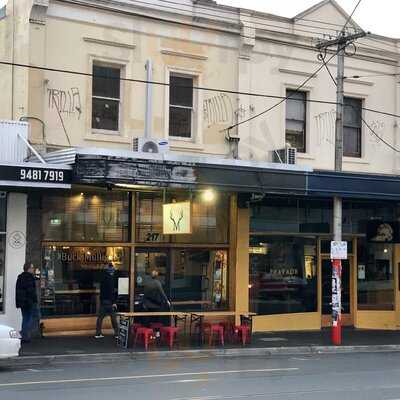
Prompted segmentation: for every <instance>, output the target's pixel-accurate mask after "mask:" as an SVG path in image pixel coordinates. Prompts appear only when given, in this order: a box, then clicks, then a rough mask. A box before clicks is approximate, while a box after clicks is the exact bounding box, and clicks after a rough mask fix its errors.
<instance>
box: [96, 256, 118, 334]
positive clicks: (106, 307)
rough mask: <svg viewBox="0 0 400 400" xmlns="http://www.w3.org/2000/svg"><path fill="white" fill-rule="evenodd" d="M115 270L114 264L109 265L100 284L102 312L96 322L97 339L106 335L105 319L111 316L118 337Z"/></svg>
mask: <svg viewBox="0 0 400 400" xmlns="http://www.w3.org/2000/svg"><path fill="white" fill-rule="evenodd" d="M114 274H115V269H114V266H113V265H112V263H109V264H108V265H107V267H106V270H105V274H104V276H103V279H102V281H101V284H100V311H99V315H98V317H97V322H96V335H95V338H96V339H99V338H103V337H104V335H103V334H102V333H101V329H102V325H103V319H104V318H105V317H106V316H110V318H111V323H112V327H113V329H114V335H115V337H117V335H118V322H117V315H116V312H117V305H116V304H115V301H116V299H117V297H116V294H115V282H114Z"/></svg>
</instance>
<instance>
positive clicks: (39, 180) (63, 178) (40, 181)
mask: <svg viewBox="0 0 400 400" xmlns="http://www.w3.org/2000/svg"><path fill="white" fill-rule="evenodd" d="M71 182H72V170H71V168H69V167H67V166H65V167H64V166H53V165H52V166H49V165H47V164H38V163H23V164H0V186H8V187H21V188H24V187H26V188H58V189H70V188H71Z"/></svg>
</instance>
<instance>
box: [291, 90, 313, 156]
mask: <svg viewBox="0 0 400 400" xmlns="http://www.w3.org/2000/svg"><path fill="white" fill-rule="evenodd" d="M288 91H291V92H299V93H303V94H304V104H305V112H304V132H303V136H304V137H303V142H304V151H297V152H298V154H307V153H308V147H309V143H308V136H309V132H308V119H309V118H308V113H309V107H308V104H309V102H308V101H307V100H308V99H309V94H310V92H309V91H308V90H296V89H291V88H289V87H288V88H286V92H285V96H287V95H288ZM285 104H286V107H285V145H286V134H287V131H288V129H287V107H288V104H290V103H289V102H286V103H285Z"/></svg>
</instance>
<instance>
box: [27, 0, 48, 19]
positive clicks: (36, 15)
mask: <svg viewBox="0 0 400 400" xmlns="http://www.w3.org/2000/svg"><path fill="white" fill-rule="evenodd" d="M48 8H49V0H33V3H32V8H31V13H30V16H29V22H30V23H31V24H38V25H46V17H47V9H48Z"/></svg>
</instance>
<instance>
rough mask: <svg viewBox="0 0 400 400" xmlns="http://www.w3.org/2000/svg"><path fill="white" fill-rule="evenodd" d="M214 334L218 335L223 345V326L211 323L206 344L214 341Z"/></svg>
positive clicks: (210, 344)
mask: <svg viewBox="0 0 400 400" xmlns="http://www.w3.org/2000/svg"><path fill="white" fill-rule="evenodd" d="M214 336H218V338H219V340H220V343H221V345H222V346H224V345H225V339H224V327H223V326H222V325H221V324H212V325H211V327H210V332H209V337H208V345H209V346H212V345H213V343H214Z"/></svg>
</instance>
